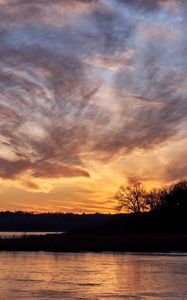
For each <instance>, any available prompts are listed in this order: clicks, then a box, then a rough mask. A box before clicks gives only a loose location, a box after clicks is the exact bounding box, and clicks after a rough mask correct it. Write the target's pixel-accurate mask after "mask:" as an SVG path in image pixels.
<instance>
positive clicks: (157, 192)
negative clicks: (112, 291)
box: [0, 180, 187, 252]
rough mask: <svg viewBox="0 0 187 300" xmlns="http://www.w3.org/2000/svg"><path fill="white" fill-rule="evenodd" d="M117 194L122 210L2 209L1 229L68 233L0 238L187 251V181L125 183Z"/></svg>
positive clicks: (87, 247)
mask: <svg viewBox="0 0 187 300" xmlns="http://www.w3.org/2000/svg"><path fill="white" fill-rule="evenodd" d="M114 198H115V199H116V202H117V203H118V205H117V207H116V210H117V212H118V213H116V214H111V215H110V214H98V213H96V214H82V215H77V214H63V213H57V214H51V213H48V214H33V213H25V212H14V213H13V212H8V211H7V212H1V213H0V230H1V231H5V230H7V231H56V232H59V231H64V232H65V233H63V234H47V235H45V236H23V237H22V238H16V237H12V238H9V239H3V238H0V250H10V251H11V250H12V251H18V250H22V251H26V250H28V251H34V250H36V251H37V250H44V251H75V252H76V251H148V252H149V251H150V252H151V251H187V218H186V215H187V181H185V180H181V181H178V182H176V183H173V184H171V185H169V186H164V187H162V188H157V189H155V188H154V189H151V190H146V188H145V187H144V186H143V185H141V184H139V183H138V184H133V185H127V186H120V187H119V189H118V191H117V193H116V194H115V195H114ZM123 211H124V212H125V213H124V212H123ZM119 212H120V213H119Z"/></svg>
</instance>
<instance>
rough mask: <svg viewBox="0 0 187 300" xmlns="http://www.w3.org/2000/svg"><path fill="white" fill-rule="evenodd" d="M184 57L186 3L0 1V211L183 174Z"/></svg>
mask: <svg viewBox="0 0 187 300" xmlns="http://www.w3.org/2000/svg"><path fill="white" fill-rule="evenodd" d="M186 53H187V3H186V1H185V0H176V1H175V0H169V1H167V0H149V1H148V0H136V1H135V0H50V1H48V0H32V1H29V0H0V210H12V211H15V210H25V211H35V212H40V211H41V212H46V211H52V212H55V211H62V212H75V213H84V212H85V213H95V212H104V213H113V212H114V211H115V207H116V201H115V200H114V199H113V195H114V194H115V192H116V191H117V189H118V187H119V186H120V185H121V184H133V183H137V182H142V183H143V184H145V185H146V186H148V187H151V186H160V185H163V184H168V183H171V182H173V181H176V180H178V179H184V178H186V177H187V160H186V157H187V135H186V129H187V99H186V97H187V54H186Z"/></svg>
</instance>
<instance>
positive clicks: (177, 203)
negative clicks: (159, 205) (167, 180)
mask: <svg viewBox="0 0 187 300" xmlns="http://www.w3.org/2000/svg"><path fill="white" fill-rule="evenodd" d="M165 205H166V206H167V207H172V208H174V207H178V208H183V209H187V181H186V180H180V181H178V182H176V183H174V184H172V185H171V186H170V187H169V189H168V192H167V194H165Z"/></svg>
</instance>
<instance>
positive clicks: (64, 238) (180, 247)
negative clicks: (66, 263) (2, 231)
mask: <svg viewBox="0 0 187 300" xmlns="http://www.w3.org/2000/svg"><path fill="white" fill-rule="evenodd" d="M0 251H47V252H137V253H143V252H145V253H146V252H147V253H153V252H155V253H160V252H163V253H164V252H165V253H166V252H187V234H150V233H149V234H115V235H114V234H81V233H79V234H67V233H64V234H47V235H37V236H34V235H33V236H23V237H18V238H16V237H13V238H8V239H6V238H5V239H3V238H0Z"/></svg>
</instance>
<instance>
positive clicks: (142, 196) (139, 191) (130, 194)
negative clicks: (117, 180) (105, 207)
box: [114, 183, 146, 213]
mask: <svg viewBox="0 0 187 300" xmlns="http://www.w3.org/2000/svg"><path fill="white" fill-rule="evenodd" d="M114 198H115V199H116V200H118V203H119V205H118V206H117V210H119V211H121V210H125V211H126V212H132V213H140V212H143V211H145V210H146V191H145V189H144V187H143V186H142V185H141V184H140V183H137V184H133V185H128V186H124V185H122V186H120V188H119V190H118V191H117V193H116V194H115V196H114Z"/></svg>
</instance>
